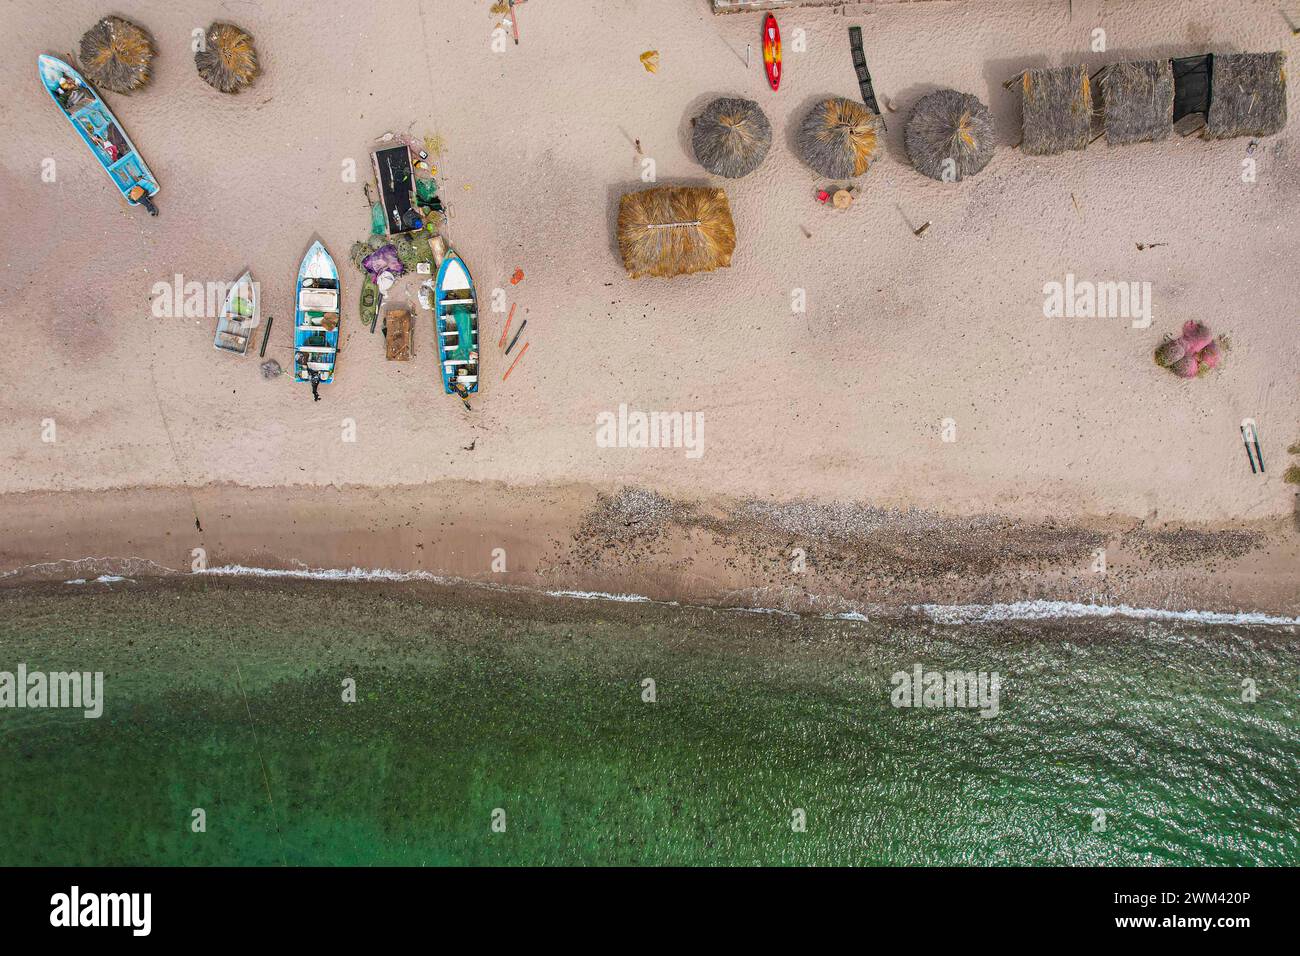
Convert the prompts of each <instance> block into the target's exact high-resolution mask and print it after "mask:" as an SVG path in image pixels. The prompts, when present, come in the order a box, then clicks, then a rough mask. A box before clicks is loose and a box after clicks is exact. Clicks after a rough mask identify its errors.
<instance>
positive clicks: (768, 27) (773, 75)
mask: <svg viewBox="0 0 1300 956" xmlns="http://www.w3.org/2000/svg"><path fill="white" fill-rule="evenodd" d="M763 68H764V69H765V70H767V82H768V83H770V84H771V85H772V92H773V93H775V92H776V91H777V89H778V88H779V87H780V85H781V30H780V28H779V27H778V26H777V25H776V17H774V16H772V14H770V13H769V14H768V15H767V19H765V20H764V21H763Z"/></svg>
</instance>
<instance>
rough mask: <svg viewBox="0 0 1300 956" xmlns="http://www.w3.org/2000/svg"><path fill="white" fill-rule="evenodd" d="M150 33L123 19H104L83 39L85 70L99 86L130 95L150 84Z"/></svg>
mask: <svg viewBox="0 0 1300 956" xmlns="http://www.w3.org/2000/svg"><path fill="white" fill-rule="evenodd" d="M154 52H155V50H154V43H153V37H151V36H150V35H149V31H148V30H146V29H145V28H144V27H142V26H139V25H138V24H135V23H132V22H131V21H130V20H124V19H122V18H121V17H104V19H102V20H100V21H99V22H98V23H96V24H95V25H94V26H93V27H91V28H90V29H89V30H87V31H86V32H85V34H84V35H83V36H82V38H81V49H80V53H81V70H82V72H83V73H85V75H86V79H88V80H90V82H92V83H94V84H95V85H96V86H102V87H103V88H104V89H107V90H112V91H113V92H114V93H130V92H131V91H132V90H138V89H140V87H142V86H144V85H145V84H146V83H148V82H149V65H150V63H152V62H153V58H154Z"/></svg>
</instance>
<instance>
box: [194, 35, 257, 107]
mask: <svg viewBox="0 0 1300 956" xmlns="http://www.w3.org/2000/svg"><path fill="white" fill-rule="evenodd" d="M194 65H195V66H196V67H198V69H199V76H201V77H203V80H204V82H205V83H207V84H208V86H210V87H212V88H213V89H215V90H219V91H221V92H222V93H238V92H239V91H240V90H242V89H243V88H244V87H246V86H248V85H249V84H250V83H252V82H253V78H254V77H255V76H257V50H256V49H255V48H254V47H253V38H252V37H251V36H249V35H248V34H247V33H245V32H244V31H243V30H241V29H240V28H239V27H237V26H235V25H234V24H233V23H214V24H212V25H211V26H210V27H208V32H207V33H206V34H205V35H204V38H203V49H202V50H199V51H198V52H197V53H195V54H194Z"/></svg>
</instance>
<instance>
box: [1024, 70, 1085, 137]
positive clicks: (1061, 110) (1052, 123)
mask: <svg viewBox="0 0 1300 956" xmlns="http://www.w3.org/2000/svg"><path fill="white" fill-rule="evenodd" d="M1020 85H1021V91H1022V101H1023V105H1024V111H1023V114H1024V115H1023V119H1022V130H1023V135H1022V138H1021V141H1020V149H1021V151H1022V152H1024V153H1026V154H1028V155H1030V156H1054V155H1055V154H1057V153H1063V152H1065V151H1066V150H1068V149H1083V148H1084V147H1085V146H1087V145H1088V138H1089V132H1090V130H1091V129H1092V89H1091V84H1089V82H1088V70H1087V68H1086V67H1084V66H1082V65H1080V66H1062V67H1057V68H1055V69H1047V70H1026V71H1025V72H1024V73H1023V74H1022V75H1021V81H1020Z"/></svg>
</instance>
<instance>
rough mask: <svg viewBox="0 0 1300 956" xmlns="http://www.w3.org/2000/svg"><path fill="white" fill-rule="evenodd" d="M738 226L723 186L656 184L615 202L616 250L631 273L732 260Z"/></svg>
mask: <svg viewBox="0 0 1300 956" xmlns="http://www.w3.org/2000/svg"><path fill="white" fill-rule="evenodd" d="M735 249H736V226H735V223H733V222H732V221H731V206H730V204H729V203H728V202H727V194H726V193H725V192H723V191H722V190H721V189H708V188H701V187H695V186H658V187H656V188H654V189H643V190H641V191H640V192H635V193H625V194H624V195H623V198H622V199H621V200H620V201H619V204H618V251H619V253H620V254H621V255H622V256H623V266H624V267H625V268H626V269H627V274H628V276H629V277H630V278H633V279H639V278H641V277H642V276H678V275H689V274H690V273H692V272H711V271H713V270H714V269H717V268H721V267H723V266H729V265H731V254H732V253H733V252H734V251H735Z"/></svg>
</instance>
